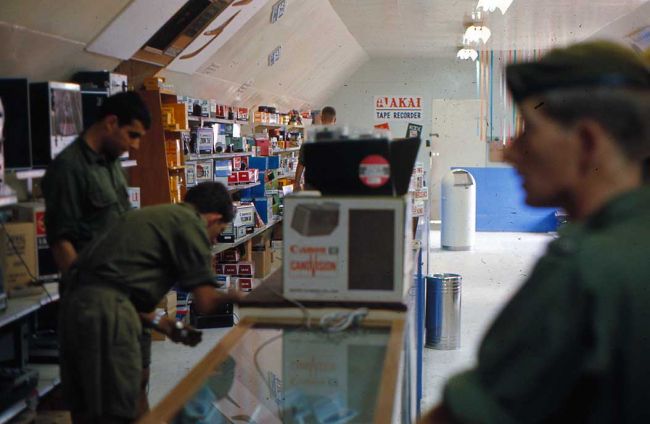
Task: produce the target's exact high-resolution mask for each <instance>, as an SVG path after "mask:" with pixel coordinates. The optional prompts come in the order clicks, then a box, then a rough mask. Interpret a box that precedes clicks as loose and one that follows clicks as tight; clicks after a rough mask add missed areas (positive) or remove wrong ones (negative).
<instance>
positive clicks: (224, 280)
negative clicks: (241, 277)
mask: <svg viewBox="0 0 650 424" xmlns="http://www.w3.org/2000/svg"><path fill="white" fill-rule="evenodd" d="M214 280H215V285H216V286H217V288H220V289H226V290H227V289H229V288H230V287H231V281H230V275H224V274H217V275H215V278H214Z"/></svg>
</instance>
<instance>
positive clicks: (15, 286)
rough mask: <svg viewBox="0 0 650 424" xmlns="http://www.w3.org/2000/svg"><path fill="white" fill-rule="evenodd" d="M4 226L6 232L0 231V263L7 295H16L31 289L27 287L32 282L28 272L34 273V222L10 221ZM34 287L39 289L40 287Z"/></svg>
mask: <svg viewBox="0 0 650 424" xmlns="http://www.w3.org/2000/svg"><path fill="white" fill-rule="evenodd" d="M4 226H5V229H6V232H4V231H0V258H1V261H0V262H1V263H0V265H1V266H2V271H3V273H4V282H5V290H6V292H7V293H8V294H9V296H16V295H19V294H20V293H21V292H24V293H25V294H27V292H28V291H31V288H28V285H29V284H30V283H31V282H32V277H31V276H30V273H31V275H36V239H35V236H34V224H33V223H31V222H10V223H6V224H4ZM10 237H11V241H12V242H13V245H12V243H11V241H10V239H9V238H10ZM14 247H15V248H14ZM16 249H17V250H18V252H16ZM21 257H22V260H21ZM23 261H24V263H23ZM28 289H29V290H28ZM36 289H38V290H41V289H40V288H36ZM29 294H32V293H29Z"/></svg>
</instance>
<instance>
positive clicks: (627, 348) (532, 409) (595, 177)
mask: <svg viewBox="0 0 650 424" xmlns="http://www.w3.org/2000/svg"><path fill="white" fill-rule="evenodd" d="M506 77H507V82H508V86H509V88H510V90H511V92H512V95H513V97H514V99H515V101H516V102H517V103H518V105H519V107H520V109H521V113H522V114H523V118H524V121H525V131H524V133H523V134H521V135H520V136H519V137H518V138H517V139H516V140H515V141H514V142H513V144H512V146H511V147H510V149H509V150H508V151H507V153H506V157H507V159H508V160H509V162H511V163H512V164H513V166H514V167H515V168H516V169H517V171H518V172H519V174H520V175H521V177H522V180H523V186H524V189H525V191H526V202H527V203H528V204H529V205H532V206H561V207H563V208H564V209H565V210H566V211H567V212H568V213H569V215H570V218H571V221H572V222H571V223H570V224H567V226H566V227H565V228H563V229H561V230H560V235H559V238H557V239H556V240H554V241H553V242H552V243H551V244H550V245H549V246H548V249H547V251H546V254H545V255H544V256H543V257H542V258H541V259H540V260H539V262H538V263H537V264H536V266H535V268H534V270H533V273H532V274H531V276H530V277H529V279H528V280H527V281H526V282H525V283H524V285H523V286H522V288H521V289H520V290H519V291H518V292H517V293H516V294H515V296H514V297H513V298H512V300H511V301H510V302H509V303H508V305H506V307H505V308H504V310H503V311H502V312H501V314H500V315H499V316H498V317H497V319H496V320H495V322H494V323H493V324H492V326H491V328H490V329H489V331H488V333H487V334H486V336H485V339H484V340H483V342H482V345H481V347H480V350H479V353H478V363H477V365H476V366H475V368H473V369H470V370H469V371H466V372H464V373H461V374H459V375H456V376H454V377H452V378H451V379H450V380H449V381H448V383H447V385H446V387H445V389H444V394H443V402H442V404H441V405H440V406H438V407H437V408H435V409H434V410H433V411H432V412H430V413H429V414H428V415H427V416H426V417H425V418H424V419H423V421H424V422H432V423H433V422H468V423H470V422H471V423H499V424H507V423H527V422H552V423H577V422H581V423H582V422H589V423H600V422H602V423H614V422H616V423H626V422H646V423H647V422H650V379H648V376H650V360H649V358H650V288H649V287H648V281H650V262H649V261H648V254H649V253H650V187H648V186H644V185H643V183H642V169H643V166H642V164H643V162H644V160H646V159H647V158H648V157H650V72H649V71H648V68H647V67H646V66H645V65H644V63H643V61H642V60H641V58H640V57H639V56H638V55H637V54H635V53H634V52H633V51H631V50H628V49H627V48H624V47H622V46H619V45H616V44H612V43H608V42H588V43H583V44H576V45H573V46H570V47H567V48H563V49H556V50H552V51H551V52H549V53H548V54H547V55H545V56H544V57H543V58H542V59H541V60H539V61H537V62H532V63H522V64H514V65H510V66H508V67H507V69H506Z"/></svg>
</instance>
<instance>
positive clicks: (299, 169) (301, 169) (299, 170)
mask: <svg viewBox="0 0 650 424" xmlns="http://www.w3.org/2000/svg"><path fill="white" fill-rule="evenodd" d="M304 171H305V167H304V166H303V164H301V163H298V166H296V179H295V180H294V181H293V191H300V190H301V187H300V180H301V178H302V173H303V172H304Z"/></svg>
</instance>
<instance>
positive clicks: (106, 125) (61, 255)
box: [43, 92, 151, 272]
mask: <svg viewBox="0 0 650 424" xmlns="http://www.w3.org/2000/svg"><path fill="white" fill-rule="evenodd" d="M150 124H151V118H150V116H149V111H148V110H147V107H146V106H145V104H144V103H143V102H142V100H141V99H140V97H139V96H138V95H137V94H136V93H133V92H128V93H120V94H116V95H114V96H111V97H109V98H107V99H106V101H105V102H104V104H103V105H102V106H101V109H100V112H99V118H98V120H97V122H95V123H94V124H93V125H91V126H90V127H89V128H87V129H86V130H85V131H84V133H83V134H82V135H81V136H80V137H79V138H78V139H77V140H75V141H74V142H73V143H72V144H71V145H70V146H68V147H67V148H66V149H65V150H63V152H61V153H60V154H59V155H58V156H57V157H56V158H55V159H54V161H52V163H51V164H50V166H49V167H48V169H47V172H46V173H45V177H44V178H43V195H44V197H45V203H46V213H45V226H46V229H47V239H48V243H49V244H50V246H51V247H52V252H53V254H54V259H55V261H56V264H57V266H58V268H59V270H61V271H62V272H65V271H66V270H67V269H68V268H69V267H70V265H71V264H72V263H73V262H74V260H75V259H76V257H77V254H78V253H79V252H80V251H81V250H82V249H83V248H84V247H85V246H86V245H87V244H88V243H89V242H90V241H91V240H92V239H93V238H94V237H96V236H97V235H98V234H99V233H101V232H102V231H103V230H105V229H106V228H107V227H108V226H110V225H112V224H113V223H114V222H115V220H116V219H117V218H118V217H119V216H120V215H122V214H123V213H125V212H126V211H127V210H129V209H131V206H130V203H129V196H128V193H127V189H126V187H127V184H126V179H125V176H124V171H123V170H122V166H121V164H120V160H119V158H120V156H121V155H122V154H123V153H124V152H126V151H128V149H129V147H134V148H137V147H138V145H139V142H140V139H141V138H142V137H143V136H144V134H145V131H146V130H147V129H148V128H149V125H150Z"/></svg>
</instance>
